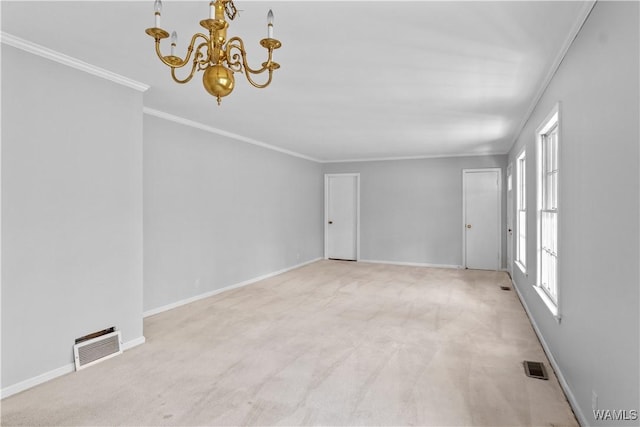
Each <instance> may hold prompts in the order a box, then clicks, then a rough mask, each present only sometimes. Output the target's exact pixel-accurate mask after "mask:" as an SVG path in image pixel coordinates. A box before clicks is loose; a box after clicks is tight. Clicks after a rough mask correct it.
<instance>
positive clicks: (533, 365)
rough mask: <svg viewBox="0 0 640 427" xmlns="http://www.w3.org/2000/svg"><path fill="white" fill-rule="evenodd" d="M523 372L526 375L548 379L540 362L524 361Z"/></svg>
mask: <svg viewBox="0 0 640 427" xmlns="http://www.w3.org/2000/svg"><path fill="white" fill-rule="evenodd" d="M524 372H525V374H527V376H528V377H531V378H538V379H540V380H548V379H549V377H548V376H547V370H546V369H545V367H544V364H543V363H542V362H531V361H528V360H525V361H524Z"/></svg>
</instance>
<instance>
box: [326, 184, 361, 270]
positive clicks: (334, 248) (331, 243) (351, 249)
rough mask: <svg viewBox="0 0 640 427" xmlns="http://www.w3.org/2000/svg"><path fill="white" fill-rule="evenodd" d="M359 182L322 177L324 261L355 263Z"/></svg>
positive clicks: (356, 255)
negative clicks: (323, 191)
mask: <svg viewBox="0 0 640 427" xmlns="http://www.w3.org/2000/svg"><path fill="white" fill-rule="evenodd" d="M359 178H360V177H359V175H358V174H331V175H325V220H326V221H325V258H329V259H343V260H350V261H355V260H357V259H358V187H359Z"/></svg>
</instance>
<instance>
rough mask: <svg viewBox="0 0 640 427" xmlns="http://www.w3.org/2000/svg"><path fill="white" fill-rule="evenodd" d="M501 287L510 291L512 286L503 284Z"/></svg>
mask: <svg viewBox="0 0 640 427" xmlns="http://www.w3.org/2000/svg"><path fill="white" fill-rule="evenodd" d="M500 289H502V290H503V291H510V290H511V287H510V286H504V285H502V286H500Z"/></svg>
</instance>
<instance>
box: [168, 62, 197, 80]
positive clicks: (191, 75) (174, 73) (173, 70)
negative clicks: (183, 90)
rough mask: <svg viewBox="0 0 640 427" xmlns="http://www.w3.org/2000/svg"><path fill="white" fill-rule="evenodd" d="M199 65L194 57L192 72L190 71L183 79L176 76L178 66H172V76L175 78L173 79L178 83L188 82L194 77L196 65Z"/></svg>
mask: <svg viewBox="0 0 640 427" xmlns="http://www.w3.org/2000/svg"><path fill="white" fill-rule="evenodd" d="M196 58H197V57H196ZM197 65H198V60H197V59H194V60H193V65H192V66H191V72H190V73H189V75H188V76H187V77H186V78H184V79H183V80H180V79H179V78H178V77H176V67H171V77H172V78H173V80H174V81H175V82H176V83H188V82H189V80H191V79H192V78H193V76H194V75H195V73H196V66H197Z"/></svg>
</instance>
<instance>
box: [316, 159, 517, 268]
mask: <svg viewBox="0 0 640 427" xmlns="http://www.w3.org/2000/svg"><path fill="white" fill-rule="evenodd" d="M505 165H506V156H504V155H502V156H478V157H450V158H434V159H418V160H393V161H373V162H352V163H329V164H325V165H324V168H323V172H324V173H347V172H359V173H360V234H361V238H360V258H361V259H363V260H371V261H385V262H404V263H419V264H437V265H446V266H460V265H462V170H463V169H472V168H488V167H499V168H502V176H503V180H504V178H505ZM503 188H505V186H504V185H503ZM502 203H503V214H502V215H503V219H502V221H503V224H505V218H504V216H505V213H506V210H505V206H506V200H505V199H504V197H503V201H502ZM504 239H505V238H504V237H503V241H502V254H503V261H502V265H506V264H505V255H506V246H505V242H506V240H504Z"/></svg>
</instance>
